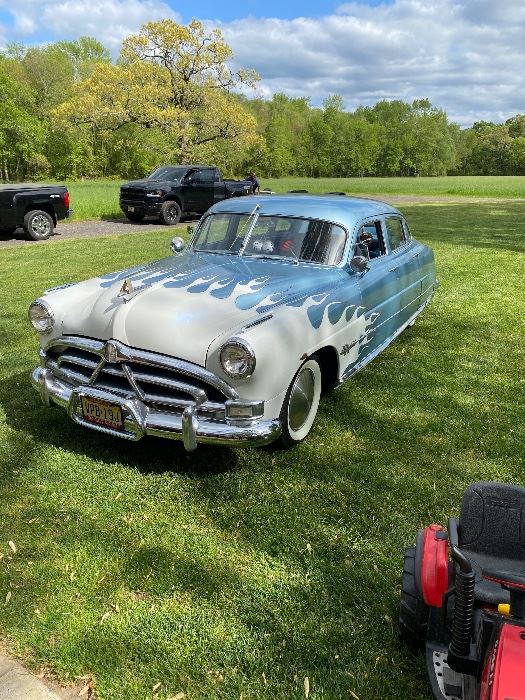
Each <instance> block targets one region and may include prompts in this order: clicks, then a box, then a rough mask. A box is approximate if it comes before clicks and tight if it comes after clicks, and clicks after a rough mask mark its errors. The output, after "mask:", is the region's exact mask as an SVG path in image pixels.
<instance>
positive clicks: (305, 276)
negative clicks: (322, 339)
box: [50, 252, 344, 366]
mask: <svg viewBox="0 0 525 700" xmlns="http://www.w3.org/2000/svg"><path fill="white" fill-rule="evenodd" d="M343 278H344V273H343V272H342V271H341V270H338V269H335V268H322V267H319V266H312V265H307V264H304V265H303V264H299V265H294V264H291V263H287V262H282V261H267V260H254V259H252V260H250V259H249V258H240V257H239V256H235V255H213V254H208V253H193V252H189V253H186V254H183V255H180V256H176V257H170V258H166V259H164V260H159V261H158V262H156V263H153V264H149V265H144V266H142V267H138V268H132V269H128V270H124V271H121V272H116V273H112V274H108V275H104V276H102V277H99V278H96V279H94V280H90V281H89V282H86V283H83V284H81V285H77V290H76V295H77V297H79V296H80V295H82V289H81V288H82V287H84V290H83V292H84V295H85V301H84V302H80V303H76V304H69V305H64V308H65V313H64V314H63V315H62V333H68V334H78V335H88V336H90V337H94V338H100V339H102V340H106V339H109V338H115V339H116V340H120V341H121V342H123V343H126V344H127V345H130V346H132V347H136V348H142V349H146V350H151V351H154V352H160V353H164V354H167V355H171V356H174V357H179V358H183V359H185V360H188V361H190V362H194V363H197V364H199V365H203V366H204V365H205V362H206V354H207V351H208V348H209V346H210V343H211V342H212V341H213V340H215V339H216V338H218V337H219V336H224V337H225V339H226V338H227V337H229V335H232V334H234V333H236V332H239V330H240V329H241V328H242V327H243V326H245V325H247V324H248V323H250V322H253V321H254V320H257V319H261V318H263V317H265V316H268V315H269V314H270V313H272V314H276V313H280V310H281V308H282V307H284V306H294V307H301V306H303V305H304V307H305V323H308V322H310V323H312V325H314V326H316V325H319V324H320V322H321V320H322V317H320V318H318V319H317V318H316V317H315V316H312V315H311V312H310V311H309V310H308V308H307V307H309V305H308V304H305V301H306V300H307V299H309V298H313V302H314V303H313V304H312V305H310V306H311V307H312V308H314V309H317V308H318V306H316V304H317V303H318V302H319V300H320V299H322V298H323V294H324V293H326V292H327V291H328V290H330V289H332V288H334V287H335V286H338V285H339V284H341V283H342V281H343ZM85 285H86V286H85ZM124 285H125V288H124V289H123V286H124ZM319 295H320V296H319ZM50 303H52V300H51V299H50Z"/></svg>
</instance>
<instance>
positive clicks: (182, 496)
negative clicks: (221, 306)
mask: <svg viewBox="0 0 525 700" xmlns="http://www.w3.org/2000/svg"><path fill="white" fill-rule="evenodd" d="M403 209H404V211H405V213H406V214H407V216H408V218H409V221H410V223H411V225H412V229H413V232H414V234H415V235H416V237H419V238H420V239H421V240H422V241H425V242H427V243H430V244H431V245H432V246H433V248H434V250H435V252H436V256H437V261H438V265H439V278H440V282H441V286H440V289H439V290H438V293H437V295H436V297H435V299H434V301H433V302H432V304H431V305H430V306H429V307H428V309H427V310H426V311H425V312H424V314H423V315H422V316H421V317H420V319H419V320H418V321H417V323H416V325H415V326H414V328H413V329H411V330H409V331H407V332H405V333H403V334H402V336H401V337H400V338H399V339H398V340H396V342H395V343H394V344H393V345H391V346H390V348H389V349H388V350H387V351H386V352H384V353H383V354H382V355H381V356H380V357H378V358H377V359H376V360H374V362H372V363H371V364H370V365H369V366H368V367H367V368H366V369H365V370H363V371H362V372H360V373H359V374H358V375H356V376H355V378H353V379H352V380H351V382H350V383H348V384H346V385H345V386H344V387H343V388H341V389H340V390H338V391H336V392H334V393H332V394H331V395H329V396H327V397H326V398H325V399H324V400H323V402H322V403H321V407H320V411H319V416H318V420H317V423H316V425H315V426H314V430H313V433H312V434H311V436H310V437H309V439H308V440H307V441H306V442H304V443H302V444H301V445H300V446H299V447H297V448H296V449H294V450H291V451H280V450H277V449H275V448H274V449H261V450H249V449H246V450H231V449H223V448H212V447H202V446H201V447H199V448H198V450H197V451H196V452H195V453H193V454H192V455H187V454H186V453H185V452H184V451H183V449H182V447H181V446H180V445H179V444H178V443H176V442H171V441H162V440H155V439H144V440H142V441H141V442H139V443H135V444H132V443H128V442H125V441H119V440H117V439H111V438H109V437H106V436H103V435H101V434H98V433H96V432H92V431H89V430H86V429H82V428H80V427H77V426H75V425H74V424H73V423H71V422H70V421H69V419H68V418H67V416H66V415H65V413H63V412H62V411H61V410H60V409H58V408H55V409H46V408H44V407H43V406H41V404H40V402H39V399H38V397H37V396H36V394H35V393H34V391H33V390H32V388H31V387H30V385H29V380H28V373H29V371H30V369H32V367H33V366H34V365H35V363H36V345H37V344H36V338H35V337H34V334H33V332H32V331H31V330H30V329H29V326H28V323H27V321H26V309H27V306H28V304H29V303H30V302H31V301H32V299H34V298H35V297H36V296H37V295H38V294H39V292H40V291H41V290H43V289H45V288H46V287H49V286H52V285H56V284H59V283H61V282H65V281H68V280H71V279H80V278H84V277H87V276H92V275H95V274H97V273H102V272H105V271H110V270H115V269H119V268H120V267H124V266H126V265H128V264H131V263H138V262H140V261H143V260H149V259H152V258H154V257H158V256H161V255H164V254H165V253H166V252H167V250H168V241H169V236H168V235H167V234H166V232H165V231H162V232H154V233H146V234H144V235H142V234H140V235H139V234H137V235H134V236H132V237H129V238H126V236H125V235H122V236H118V237H107V238H97V239H93V240H85V239H81V240H77V241H64V242H56V243H55V242H53V243H50V244H49V245H45V246H44V245H35V246H33V245H30V244H27V245H25V246H19V247H16V248H6V249H4V250H1V251H0V285H1V289H2V290H3V295H2V301H1V306H0V533H1V536H0V557H1V560H0V601H2V602H0V630H1V634H2V636H3V638H4V641H5V642H6V643H7V644H8V645H9V647H10V648H11V650H13V651H14V652H15V653H18V654H20V655H21V656H22V657H23V658H25V659H26V660H27V661H28V663H30V664H32V665H33V666H34V667H45V668H47V669H50V670H52V671H53V672H54V673H56V674H57V675H58V677H60V679H61V680H63V681H67V680H68V679H69V680H71V679H73V678H74V677H75V676H84V675H89V676H91V677H92V678H93V682H94V686H95V688H96V691H97V697H98V698H100V699H102V700H152V699H153V698H154V697H155V698H159V699H162V700H166V699H167V698H170V697H181V696H179V695H178V694H179V693H184V694H185V698H186V699H190V700H210V699H211V698H213V699H214V700H215V699H217V700H223V699H224V700H226V699H227V700H234V699H235V700H239V698H241V697H242V698H243V700H252V699H253V700H255V699H257V700H260V699H261V698H265V699H268V700H290V699H293V698H297V699H299V698H304V697H305V692H304V679H305V677H308V679H309V685H310V698H311V699H314V700H319V699H321V698H323V699H325V700H328V699H329V700H335V699H339V698H341V699H342V698H344V699H346V698H359V700H376V699H377V700H379V699H380V698H381V700H397V699H399V698H410V699H411V700H425V699H428V698H430V691H429V688H428V686H427V684H426V678H425V669H424V660H423V658H414V657H412V656H411V655H410V654H409V653H407V652H406V651H405V650H404V649H403V648H401V647H400V646H399V644H398V642H397V626H396V618H397V608H398V597H399V580H400V571H401V567H402V556H403V549H404V547H405V546H406V545H408V544H411V543H412V542H413V541H414V539H415V535H416V531H417V529H418V527H420V526H422V525H423V524H427V523H429V522H432V521H437V522H444V521H445V519H446V518H447V516H448V515H449V514H452V513H456V512H457V510H458V508H459V503H460V499H461V495H462V492H463V490H464V488H465V487H466V486H467V485H468V484H469V483H470V482H472V481H474V480H477V479H497V480H505V481H510V482H513V483H524V480H525V465H524V461H523V445H524V443H525V431H524V425H525V420H524V402H523V396H524V389H525V386H524V379H523V376H524V374H523V367H524V366H525V350H524V348H525V343H524V340H525V319H524V314H523V308H524V306H525V291H524V286H523V270H524V252H525V231H524V227H523V221H524V219H525V204H524V203H520V202H507V203H498V204H488V203H487V204H456V205H432V206H430V205H429V206H421V205H419V206H412V207H409V206H406V207H403ZM9 541H12V542H13V543H14V544H15V546H16V553H15V552H14V551H13V550H12V548H11V547H10V546H9V544H8V542H9ZM8 594H10V595H8ZM3 601H6V603H5V604H3ZM159 684H160V685H159ZM154 689H155V690H154Z"/></svg>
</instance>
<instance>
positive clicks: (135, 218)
mask: <svg viewBox="0 0 525 700" xmlns="http://www.w3.org/2000/svg"><path fill="white" fill-rule="evenodd" d="M124 213H125V214H126V218H127V219H129V220H130V221H142V219H143V218H144V216H145V215H144V214H137V212H135V211H126V212H124Z"/></svg>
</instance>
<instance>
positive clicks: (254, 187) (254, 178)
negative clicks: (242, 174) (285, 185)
mask: <svg viewBox="0 0 525 700" xmlns="http://www.w3.org/2000/svg"><path fill="white" fill-rule="evenodd" d="M246 179H247V180H249V181H250V182H251V183H252V194H255V193H256V192H259V188H260V185H259V180H258V179H257V175H256V174H255V173H250V174H249V175H248V177H247V178H246Z"/></svg>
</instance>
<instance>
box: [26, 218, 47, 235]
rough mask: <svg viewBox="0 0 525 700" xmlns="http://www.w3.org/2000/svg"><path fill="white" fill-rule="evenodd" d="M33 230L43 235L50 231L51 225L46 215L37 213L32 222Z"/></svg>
mask: <svg viewBox="0 0 525 700" xmlns="http://www.w3.org/2000/svg"><path fill="white" fill-rule="evenodd" d="M31 230H32V231H33V233H36V234H37V236H42V235H46V234H47V233H50V231H51V227H50V225H49V221H48V220H47V219H46V217H45V216H42V214H37V215H36V216H35V217H34V218H33V221H32V222H31Z"/></svg>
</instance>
